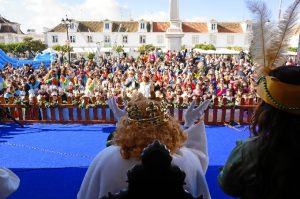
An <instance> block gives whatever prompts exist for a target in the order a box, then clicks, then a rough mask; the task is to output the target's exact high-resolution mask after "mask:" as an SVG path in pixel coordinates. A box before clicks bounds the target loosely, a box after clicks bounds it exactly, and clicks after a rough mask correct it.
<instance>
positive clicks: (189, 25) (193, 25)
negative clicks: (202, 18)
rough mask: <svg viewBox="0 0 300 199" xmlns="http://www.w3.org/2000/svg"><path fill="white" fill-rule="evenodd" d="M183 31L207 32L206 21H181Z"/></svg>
mask: <svg viewBox="0 0 300 199" xmlns="http://www.w3.org/2000/svg"><path fill="white" fill-rule="evenodd" d="M182 31H183V32H208V28H207V23H203V22H183V23H182Z"/></svg>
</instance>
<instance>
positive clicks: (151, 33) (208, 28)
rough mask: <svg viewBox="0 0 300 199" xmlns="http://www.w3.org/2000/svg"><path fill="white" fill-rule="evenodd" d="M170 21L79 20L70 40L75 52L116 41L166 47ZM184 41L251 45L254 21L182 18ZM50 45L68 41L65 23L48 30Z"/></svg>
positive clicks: (221, 45) (106, 46)
mask: <svg viewBox="0 0 300 199" xmlns="http://www.w3.org/2000/svg"><path fill="white" fill-rule="evenodd" d="M169 26H170V23H169V22H153V21H145V20H139V21H110V20H103V21H76V20H72V22H71V24H70V27H69V41H70V45H71V46H72V47H73V48H74V51H75V52H86V51H95V50H96V48H97V47H98V46H101V47H102V51H108V50H110V49H111V47H113V46H114V45H123V46H124V49H125V51H127V52H129V51H133V50H134V49H137V48H138V47H139V46H140V45H143V44H153V45H154V46H157V47H160V48H162V49H165V50H166V49H167V46H168V44H167V39H166V34H167V30H168V28H169ZM180 26H181V27H182V33H183V37H182V45H184V46H185V47H186V48H192V47H194V46H195V45H196V44H200V43H207V44H208V43H209V44H213V45H214V46H215V47H216V48H226V47H228V46H239V47H242V48H245V49H247V48H248V47H249V36H250V34H251V22H250V21H244V22H217V21H215V20H211V21H208V22H180ZM45 34H46V36H45V38H46V41H45V42H46V44H47V45H48V47H52V46H53V45H56V44H60V45H64V44H66V41H67V34H66V26H65V25H63V24H59V25H57V26H56V27H54V28H53V29H51V30H50V31H48V32H46V33H45Z"/></svg>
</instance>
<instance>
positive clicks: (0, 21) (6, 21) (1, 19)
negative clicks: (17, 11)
mask: <svg viewBox="0 0 300 199" xmlns="http://www.w3.org/2000/svg"><path fill="white" fill-rule="evenodd" d="M0 23H1V24H6V23H9V24H16V22H12V21H9V20H8V19H5V18H4V17H2V16H0Z"/></svg>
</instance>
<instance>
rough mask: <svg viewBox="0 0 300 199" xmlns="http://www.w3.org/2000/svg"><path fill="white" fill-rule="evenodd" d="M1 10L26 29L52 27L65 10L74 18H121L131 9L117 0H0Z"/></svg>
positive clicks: (5, 15)
mask: <svg viewBox="0 0 300 199" xmlns="http://www.w3.org/2000/svg"><path fill="white" fill-rule="evenodd" d="M0 5H1V7H0V14H1V15H2V16H4V17H5V18H7V19H8V20H10V21H14V22H17V23H20V24H21V29H22V30H23V31H26V30H27V29H28V28H34V29H36V30H37V31H38V32H42V30H43V27H48V28H53V27H54V26H56V25H57V24H59V23H60V21H61V19H62V18H63V17H65V15H66V14H67V15H68V17H69V18H73V19H77V20H102V19H112V20H121V19H123V18H124V17H125V18H129V17H128V16H129V15H130V14H128V13H130V11H129V10H128V8H127V7H125V6H121V5H120V4H118V2H117V1H116V0H84V1H83V2H82V3H78V4H75V5H70V4H65V3H63V0H43V1H41V0H23V1H20V0H0Z"/></svg>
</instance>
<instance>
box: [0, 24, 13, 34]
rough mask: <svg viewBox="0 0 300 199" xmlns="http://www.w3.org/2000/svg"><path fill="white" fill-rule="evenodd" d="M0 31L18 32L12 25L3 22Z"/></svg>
mask: <svg viewBox="0 0 300 199" xmlns="http://www.w3.org/2000/svg"><path fill="white" fill-rule="evenodd" d="M0 33H17V31H15V30H14V29H13V27H11V25H6V24H5V25H4V24H2V25H1V28H0Z"/></svg>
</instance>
